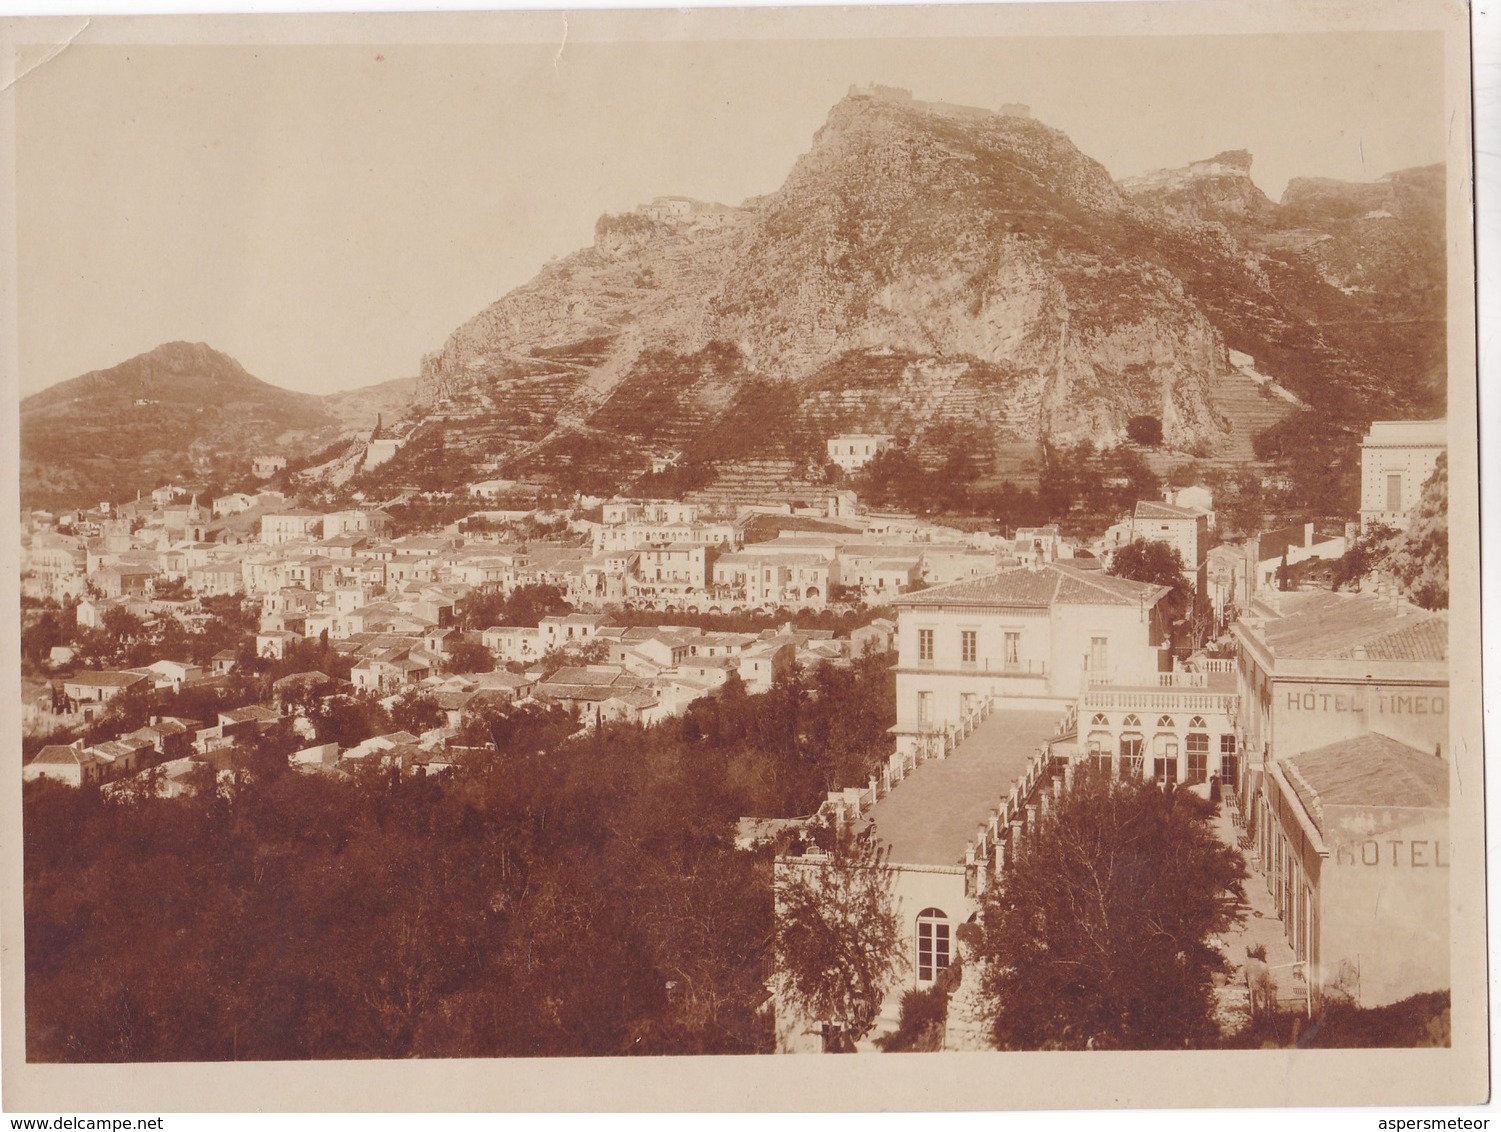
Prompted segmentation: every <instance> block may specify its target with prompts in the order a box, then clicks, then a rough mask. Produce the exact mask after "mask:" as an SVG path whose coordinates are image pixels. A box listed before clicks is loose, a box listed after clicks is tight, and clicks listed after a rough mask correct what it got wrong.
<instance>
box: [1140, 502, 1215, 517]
mask: <svg viewBox="0 0 1501 1132" xmlns="http://www.w3.org/2000/svg"><path fill="white" fill-rule="evenodd" d="M1199 515H1200V512H1198V511H1190V510H1189V509H1188V508H1187V507H1176V506H1174V505H1173V504H1171V503H1157V502H1155V501H1152V500H1146V499H1143V500H1141V501H1140V502H1138V503H1137V504H1136V512H1135V517H1136V518H1138V519H1197V518H1198V517H1199Z"/></svg>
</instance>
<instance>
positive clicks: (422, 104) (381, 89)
mask: <svg viewBox="0 0 1501 1132" xmlns="http://www.w3.org/2000/svg"><path fill="white" fill-rule="evenodd" d="M556 55H557V44H556V43H552V44H536V45H526V46H474V47H469V46H466V47H451V46H408V45H400V46H383V47H327V46H260V47H238V46H236V47H212V46H204V47H116V46H105V45H90V46H81V45H75V46H74V47H71V48H69V49H68V50H67V51H65V52H64V53H63V54H62V55H60V56H58V57H57V58H56V59H54V60H53V61H51V62H49V63H47V64H46V65H45V66H43V67H41V68H39V69H38V70H36V71H34V72H33V73H31V74H29V75H27V76H26V77H25V78H24V79H23V80H22V81H21V83H20V87H19V98H18V102H17V176H18V182H17V209H18V227H19V273H18V278H19V287H20V296H19V298H20V302H19V315H20V327H19V329H20V348H21V380H20V385H21V391H22V393H23V394H24V393H29V392H34V391H35V390H37V389H39V388H41V387H43V386H45V385H48V384H51V383H53V382H56V381H59V380H62V379H64V378H68V377H73V376H76V375H78V374H80V373H83V372H86V371H88V370H91V369H100V368H105V367H108V366H111V365H114V364H115V363H117V362H120V361H123V360H124V359H126V358H128V357H130V356H132V355H134V354H137V353H140V352H142V351H144V350H147V349H150V348H151V347H152V346H155V345H157V344H158V343H161V342H164V341H170V340H173V339H188V340H192V341H203V342H207V343H208V344H209V345H211V346H214V347H216V348H218V349H220V350H223V351H225V352H227V353H229V354H231V355H232V356H234V357H235V358H237V359H238V360H239V361H240V362H241V363H242V364H244V366H245V367H246V368H247V369H248V370H249V371H250V372H251V373H253V374H255V375H256V376H258V377H261V378H263V379H264V380H267V381H271V382H274V383H276V384H279V385H284V386H288V387H291V388H298V389H304V390H307V391H309V392H317V393H323V392H330V391H333V390H335V389H343V388H352V387H355V386H359V385H366V384H371V383H374V382H378V381H384V380H387V379H389V378H394V377H406V376H411V375H413V374H415V373H416V371H417V366H418V363H419V359H420V358H421V356H422V354H423V353H425V352H427V351H429V350H433V349H436V348H437V347H438V346H440V345H441V344H442V342H443V340H444V338H445V337H446V336H447V335H448V333H449V332H450V331H451V330H452V329H453V328H454V327H456V326H457V325H459V324H460V323H461V322H463V321H464V320H465V319H467V318H469V317H470V316H471V315H473V314H475V313H476V312H477V311H479V310H481V309H482V308H483V307H484V306H485V305H487V304H488V303H490V302H492V301H494V300H495V299H497V298H499V297H500V296H501V295H503V294H504V293H505V292H506V291H508V290H509V289H510V288H512V287H514V286H516V285H518V284H520V283H523V282H525V281H526V280H527V279H529V278H530V277H531V276H532V275H533V274H534V273H535V271H536V269H537V268H538V267H539V266H540V265H541V264H542V263H544V262H545V261H546V260H548V259H549V258H550V257H553V256H560V255H566V254H568V253H569V252H571V251H573V250H575V249H577V248H579V247H582V246H584V245H587V244H588V243H589V242H590V241H591V240H592V234H593V226H594V221H595V219H596V218H597V217H598V216H599V215H600V213H602V212H605V211H621V210H625V209H629V208H631V207H633V206H635V205H636V204H638V203H640V202H642V201H645V200H648V199H650V198H651V197H652V196H653V195H656V194H663V193H673V194H684V195H688V196H694V197H699V198H704V199H710V200H720V201H725V202H729V203H738V202H739V201H741V200H743V199H744V198H746V197H748V196H752V195H755V194H759V193H765V192H769V191H771V190H773V189H775V188H777V187H778V185H779V184H780V183H781V181H782V180H783V178H784V177H785V176H786V174H787V171H788V170H789V168H790V167H791V165H792V162H793V161H794V159H795V158H796V157H797V156H798V154H800V153H802V152H803V151H805V150H806V149H807V148H808V146H809V144H810V141H811V138H812V135H813V133H814V131H815V130H817V128H818V127H819V125H820V124H821V123H822V122H823V120H824V118H825V116H826V114H827V112H828V109H829V107H830V106H831V105H833V103H834V102H836V101H837V100H838V99H839V98H840V97H842V96H843V95H844V93H845V91H846V89H847V88H848V86H849V85H850V83H852V82H871V81H876V82H884V83H889V84H894V85H900V86H906V87H909V88H911V89H912V91H913V92H914V94H915V95H916V96H917V97H918V98H924V99H930V100H942V101H951V102H959V103H965V104H970V105H978V106H989V107H994V106H998V105H999V104H1001V103H1002V102H1008V101H1025V102H1028V103H1030V104H1031V106H1032V108H1033V113H1034V115H1035V116H1036V117H1038V118H1040V119H1041V120H1042V121H1044V122H1046V123H1048V124H1049V125H1053V126H1056V127H1058V128H1060V129H1062V130H1064V131H1065V132H1066V133H1067V134H1068V135H1069V136H1070V137H1071V138H1072V139H1073V141H1074V142H1075V143H1076V144H1077V145H1078V146H1079V148H1080V149H1082V150H1083V151H1084V152H1085V153H1087V154H1089V155H1090V156H1092V157H1094V158H1096V159H1098V160H1099V161H1101V162H1103V163H1104V165H1105V166H1106V167H1107V168H1108V169H1109V170H1110V172H1111V173H1112V174H1113V175H1115V176H1125V175H1130V174H1135V173H1141V172H1146V171H1148V170H1151V169H1156V168H1162V167H1166V166H1177V165H1184V164H1186V163H1188V162H1189V161H1192V160H1195V159H1198V158H1204V157H1208V156H1210V155H1212V154H1214V153H1216V152H1218V151H1220V150H1224V149H1241V148H1244V149H1249V150H1250V151H1251V152H1252V153H1253V154H1254V155H1255V165H1254V167H1253V169H1252V176H1253V178H1254V179H1255V180H1256V182H1257V183H1258V184H1259V185H1260V186H1261V187H1262V188H1263V189H1264V190H1265V191H1266V192H1267V193H1268V194H1270V195H1271V196H1273V197H1274V198H1275V197H1277V196H1279V195H1280V193H1281V191H1282V189H1283V187H1284V185H1285V184H1286V182H1287V180H1288V179H1289V178H1290V177H1295V176H1324V177H1338V178H1344V179H1352V180H1360V179H1374V178H1376V177H1379V176H1381V175H1383V174H1385V173H1388V172H1390V171H1392V170H1395V169H1400V168H1405V167H1408V166H1413V165H1421V164H1428V163H1431V162H1435V161H1439V160H1442V159H1443V156H1444V145H1445V137H1444V124H1443V111H1442V89H1441V82H1440V72H1441V64H1442V45H1441V42H1440V40H1439V39H1438V37H1437V36H1434V35H1417V34H1373V33H1366V34H1358V35H1342V36H1327V35H1324V36H1310V35H1297V36H1240V37H1233V38H1232V37H1198V38H1194V39H1192V40H1186V39H1184V38H1182V37H1180V38H1176V39H1168V38H1074V39H1067V38H1053V39H1022V38H1014V37H1012V38H1005V39H968V40H955V39H900V40H893V39H887V40H858V41H850V40H816V41H815V40H799V41H773V40H759V41H752V42H698V43H691V44H683V43H676V44H673V43H631V44H623V45H621V44H612V45H602V44H597V43H583V42H579V43H573V42H570V43H569V44H568V46H567V48H566V50H565V52H564V54H563V58H562V60H561V61H558V60H557V59H556Z"/></svg>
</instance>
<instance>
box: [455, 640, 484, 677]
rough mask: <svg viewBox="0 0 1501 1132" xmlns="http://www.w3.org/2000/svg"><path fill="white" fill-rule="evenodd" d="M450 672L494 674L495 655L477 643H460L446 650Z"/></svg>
mask: <svg viewBox="0 0 1501 1132" xmlns="http://www.w3.org/2000/svg"><path fill="white" fill-rule="evenodd" d="M448 669H449V671H450V672H494V671H495V654H494V653H492V652H491V651H490V650H489V649H487V648H485V646H484V645H482V644H481V643H480V642H479V641H460V642H458V643H457V644H455V645H451V646H450V647H449V649H448Z"/></svg>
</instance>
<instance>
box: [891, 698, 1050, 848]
mask: <svg viewBox="0 0 1501 1132" xmlns="http://www.w3.org/2000/svg"><path fill="white" fill-rule="evenodd" d="M1061 718H1063V711H1062V709H1058V710H1052V711H1017V710H1012V709H1008V708H1005V707H998V708H996V709H995V711H993V712H992V713H991V714H990V716H989V718H987V719H985V720H984V721H983V722H982V723H981V724H980V726H979V727H978V728H976V729H975V732H974V734H972V735H971V736H970V737H969V738H968V739H966V740H964V742H963V743H961V744H960V745H959V749H958V751H956V752H955V753H954V754H952V755H950V756H949V757H948V758H946V759H941V760H933V761H931V762H926V763H923V764H922V765H921V766H919V767H918V768H917V769H916V770H915V771H913V772H912V773H911V774H910V775H908V776H907V778H906V779H905V780H903V781H902V782H901V783H900V784H899V785H898V786H896V787H895V788H894V789H893V790H892V791H891V793H890V794H888V795H886V797H884V798H882V799H881V800H880V801H879V802H877V803H876V804H875V806H874V807H873V808H872V809H871V810H869V811H868V814H867V820H868V821H869V823H870V824H871V825H873V826H875V832H876V837H877V838H878V839H879V840H880V841H881V842H883V843H884V844H885V845H887V846H888V847H890V850H891V857H890V860H891V863H892V864H894V865H960V864H963V863H964V850H965V848H966V847H967V846H968V845H969V842H970V840H971V839H972V838H973V837H974V835H975V831H976V830H977V829H979V827H980V826H982V825H984V824H985V822H986V820H987V819H988V818H989V817H990V811H991V810H992V809H994V808H995V807H996V806H997V805H999V804H1000V803H1001V801H1002V800H1004V798H1005V797H1006V795H1007V794H1009V793H1010V792H1011V784H1012V783H1013V782H1015V781H1016V780H1017V779H1018V778H1020V777H1021V776H1022V774H1023V773H1024V772H1025V771H1026V769H1027V763H1028V761H1029V760H1030V759H1031V758H1032V756H1033V755H1034V754H1036V752H1037V748H1038V747H1040V746H1042V745H1043V744H1044V743H1046V742H1048V741H1049V740H1050V739H1052V738H1053V736H1054V735H1055V734H1056V733H1057V727H1058V721H1059V720H1060V719H1061Z"/></svg>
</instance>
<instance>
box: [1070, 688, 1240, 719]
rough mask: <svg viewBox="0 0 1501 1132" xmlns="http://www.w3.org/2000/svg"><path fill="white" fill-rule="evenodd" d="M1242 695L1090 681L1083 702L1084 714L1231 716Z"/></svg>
mask: <svg viewBox="0 0 1501 1132" xmlns="http://www.w3.org/2000/svg"><path fill="white" fill-rule="evenodd" d="M1239 701H1240V697H1239V696H1238V695H1237V694H1235V693H1234V692H1217V691H1213V690H1210V689H1207V688H1205V689H1201V690H1195V689H1193V688H1172V687H1166V688H1160V689H1151V688H1124V687H1111V686H1108V685H1096V684H1093V683H1091V684H1090V686H1089V688H1087V689H1086V690H1085V692H1084V697H1083V699H1082V701H1081V708H1082V711H1081V714H1083V713H1085V712H1094V711H1137V712H1140V711H1145V712H1166V713H1174V712H1192V713H1193V714H1195V715H1209V714H1213V715H1224V716H1229V715H1232V714H1233V713H1234V711H1235V709H1236V707H1237V706H1238V705H1239Z"/></svg>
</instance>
